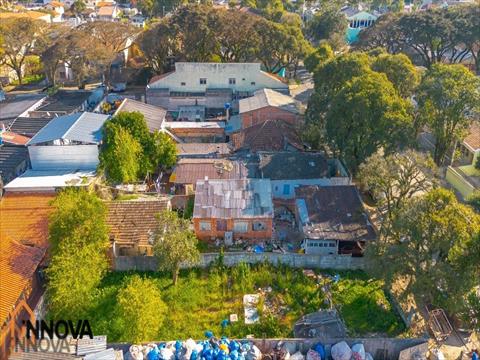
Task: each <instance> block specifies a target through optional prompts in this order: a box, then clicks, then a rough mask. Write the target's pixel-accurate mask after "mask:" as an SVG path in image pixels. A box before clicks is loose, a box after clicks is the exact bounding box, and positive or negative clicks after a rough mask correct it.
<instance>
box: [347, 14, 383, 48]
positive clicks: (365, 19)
mask: <svg viewBox="0 0 480 360" xmlns="http://www.w3.org/2000/svg"><path fill="white" fill-rule="evenodd" d="M342 12H343V13H344V14H345V16H346V17H347V20H348V28H347V34H346V37H347V42H348V43H349V44H351V43H354V42H355V41H357V40H358V34H359V33H360V31H362V30H363V29H366V28H368V27H370V26H372V25H373V24H374V23H375V22H376V21H377V19H378V16H377V15H374V14H370V13H368V12H366V11H363V10H362V8H361V7H350V6H346V7H344V8H343V9H342Z"/></svg>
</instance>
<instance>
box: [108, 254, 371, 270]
mask: <svg viewBox="0 0 480 360" xmlns="http://www.w3.org/2000/svg"><path fill="white" fill-rule="evenodd" d="M217 258H218V254H217V253H208V254H202V256H201V259H200V263H199V264H198V265H197V266H198V267H206V266H208V265H210V264H211V263H212V262H214V261H215V260H216V259H217ZM265 261H267V262H270V263H272V264H286V265H289V266H292V267H295V268H316V269H335V270H356V269H364V268H365V259H364V258H354V257H351V256H348V255H329V256H322V255H304V254H294V253H288V254H281V253H263V254H254V253H245V252H238V253H229V252H227V253H225V256H224V263H225V265H227V266H234V265H236V264H238V263H240V262H246V263H249V264H255V263H261V262H265ZM157 269H158V264H157V260H156V258H155V257H149V256H131V257H130V256H119V257H117V258H115V259H114V270H116V271H129V270H139V271H156V270H157Z"/></svg>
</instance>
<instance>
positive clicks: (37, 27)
mask: <svg viewBox="0 0 480 360" xmlns="http://www.w3.org/2000/svg"><path fill="white" fill-rule="evenodd" d="M46 29H47V24H46V23H45V22H44V21H41V20H32V19H30V18H9V19H2V21H0V38H2V51H0V54H1V57H0V65H5V66H7V67H9V68H10V69H12V70H13V71H15V74H16V75H17V78H18V83H19V84H22V81H23V67H24V64H25V60H26V58H27V57H28V55H30V53H31V52H32V51H33V48H34V44H35V42H36V41H38V40H39V39H40V38H41V37H42V36H44V33H45V31H46Z"/></svg>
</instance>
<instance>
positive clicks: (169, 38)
mask: <svg viewBox="0 0 480 360" xmlns="http://www.w3.org/2000/svg"><path fill="white" fill-rule="evenodd" d="M300 24H301V21H300V19H299V18H298V15H294V14H290V15H288V16H287V15H283V16H281V17H280V18H279V19H278V21H277V22H274V21H271V20H267V19H265V18H263V17H261V16H258V15H254V14H251V13H248V12H241V11H238V10H235V9H232V10H225V9H217V8H212V7H209V6H202V5H190V6H183V7H181V8H179V9H178V10H177V11H176V12H175V13H174V14H173V15H172V16H171V17H168V18H164V19H162V20H161V21H159V22H158V23H156V24H154V25H153V26H152V27H151V28H149V29H148V30H147V31H145V32H144V33H143V34H142V35H141V36H140V38H139V39H138V44H139V46H140V49H141V50H142V52H143V54H144V56H145V60H146V62H147V64H148V65H149V67H150V68H151V69H152V70H153V71H154V72H157V73H162V72H164V71H166V70H168V64H169V60H171V59H174V60H176V61H199V62H252V61H260V62H262V64H263V66H264V67H265V68H266V70H267V71H269V72H274V73H277V72H279V71H280V70H282V68H285V67H288V68H290V67H295V66H298V63H299V61H300V60H301V59H303V58H304V57H305V56H306V55H307V54H308V53H309V52H310V51H311V49H310V45H309V43H308V41H306V40H305V38H304V37H303V33H302V30H301V27H300ZM240 28H241V29H242V31H238V29H240Z"/></svg>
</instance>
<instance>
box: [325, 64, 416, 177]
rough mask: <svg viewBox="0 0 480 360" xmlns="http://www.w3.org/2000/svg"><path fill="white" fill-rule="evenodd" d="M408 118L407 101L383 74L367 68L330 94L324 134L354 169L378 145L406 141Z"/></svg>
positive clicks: (393, 146)
mask: <svg viewBox="0 0 480 360" xmlns="http://www.w3.org/2000/svg"><path fill="white" fill-rule="evenodd" d="M412 122H413V118H412V114H411V106H410V103H409V102H407V101H405V100H403V99H402V98H401V97H400V96H399V95H398V93H397V92H396V91H395V89H394V87H393V85H392V84H391V83H390V82H389V81H388V80H387V78H386V76H385V75H383V74H379V73H376V72H371V71H370V72H367V73H365V74H364V75H362V76H358V77H356V78H354V79H353V80H351V81H349V82H347V84H346V85H345V86H344V87H343V88H342V89H341V90H340V92H339V93H338V94H337V95H335V97H334V98H333V100H332V103H331V107H330V108H329V109H328V112H327V114H326V122H325V129H326V138H327V140H328V142H329V144H330V146H331V147H332V149H334V150H335V151H336V152H337V153H338V154H339V155H340V156H341V157H342V158H343V159H344V160H345V161H346V162H347V164H348V165H349V166H350V169H351V171H353V172H354V173H355V172H356V171H357V169H358V166H359V165H360V164H361V163H362V162H363V161H365V159H366V158H367V157H369V156H370V155H372V154H374V153H375V152H376V151H378V150H379V149H380V148H383V149H384V151H386V152H389V151H394V150H395V149H397V148H398V147H401V146H404V145H406V144H407V143H408V141H409V140H408V139H410V138H411V135H412V133H413V125H412Z"/></svg>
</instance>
